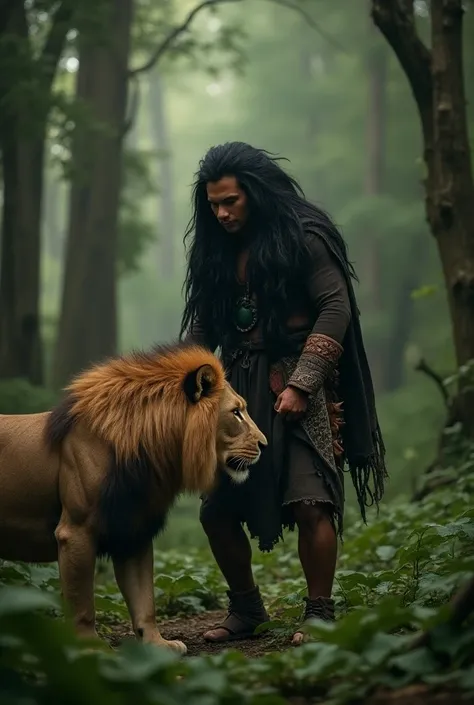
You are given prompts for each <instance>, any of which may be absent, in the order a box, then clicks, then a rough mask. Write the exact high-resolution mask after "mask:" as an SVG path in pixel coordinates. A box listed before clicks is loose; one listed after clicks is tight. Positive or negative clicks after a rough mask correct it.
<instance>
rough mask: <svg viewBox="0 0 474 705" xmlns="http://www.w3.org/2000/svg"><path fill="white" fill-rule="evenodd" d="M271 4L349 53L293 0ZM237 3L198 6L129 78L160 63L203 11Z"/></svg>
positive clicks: (208, 1) (218, 0) (207, 0)
mask: <svg viewBox="0 0 474 705" xmlns="http://www.w3.org/2000/svg"><path fill="white" fill-rule="evenodd" d="M269 1H270V2H273V3H275V4H276V5H280V6H281V7H287V8H289V9H290V10H293V11H294V12H297V13H298V14H299V15H301V17H303V19H304V20H305V21H306V22H307V24H308V26H309V27H311V28H312V29H314V30H316V31H317V32H319V34H320V35H321V36H322V37H323V38H324V39H325V40H326V41H327V42H329V43H330V44H332V45H333V46H334V47H336V48H337V49H338V50H339V51H342V52H344V53H347V51H346V50H345V49H344V47H343V46H342V45H341V44H339V43H338V42H337V41H336V40H335V39H334V38H333V37H331V36H330V35H329V34H327V33H326V32H325V31H324V30H322V29H321V27H320V26H319V25H318V24H317V23H316V22H315V20H314V19H313V18H312V17H311V15H309V14H308V13H307V12H306V11H305V10H304V9H303V8H302V7H300V6H299V5H298V4H297V3H296V2H294V1H293V0H269ZM231 2H232V3H235V2H242V0H204V2H201V3H200V4H199V5H196V7H194V8H193V9H192V10H191V12H190V13H189V14H188V16H187V17H186V19H185V20H184V22H183V23H182V24H180V25H178V26H177V27H175V28H174V29H173V30H171V32H170V33H169V34H168V35H167V36H166V37H165V39H164V40H163V41H162V42H161V44H159V45H158V46H157V47H156V49H155V51H154V52H153V54H152V55H151V56H150V58H149V59H148V61H146V62H145V63H144V64H143V65H142V66H139V67H138V68H136V69H131V70H130V71H129V76H136V75H137V74H139V73H144V72H146V71H150V70H151V69H152V68H153V67H154V66H156V64H157V63H158V62H159V61H160V59H161V58H162V56H163V55H164V54H165V53H166V52H167V51H168V49H169V48H170V47H171V46H172V44H173V43H174V41H175V40H176V39H177V38H178V37H179V36H180V35H181V34H184V32H186V31H187V30H188V29H189V27H190V25H191V23H192V21H193V20H194V18H195V17H196V16H197V15H198V14H199V13H200V12H201V11H202V10H205V9H206V8H210V7H215V6H216V5H222V4H224V3H231Z"/></svg>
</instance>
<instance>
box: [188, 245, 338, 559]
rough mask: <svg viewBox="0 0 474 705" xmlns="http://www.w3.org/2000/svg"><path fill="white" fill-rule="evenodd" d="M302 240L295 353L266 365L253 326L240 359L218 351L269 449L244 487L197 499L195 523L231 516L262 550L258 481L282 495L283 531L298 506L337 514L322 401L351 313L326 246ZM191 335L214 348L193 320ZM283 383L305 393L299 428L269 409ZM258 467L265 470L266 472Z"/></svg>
mask: <svg viewBox="0 0 474 705" xmlns="http://www.w3.org/2000/svg"><path fill="white" fill-rule="evenodd" d="M309 242H310V249H311V267H310V272H311V274H310V276H309V278H308V280H307V281H306V282H302V287H301V291H300V292H298V294H297V297H296V299H295V302H294V312H293V313H292V315H291V316H290V318H289V320H288V321H287V328H288V336H289V338H294V339H295V340H298V339H299V340H300V343H299V345H298V348H299V353H298V354H295V355H292V356H289V357H288V358H286V359H284V360H282V361H281V362H280V364H279V365H278V364H277V365H276V366H271V365H270V362H269V359H268V354H267V352H266V350H265V346H264V344H263V342H262V336H261V333H260V330H259V328H258V325H257V327H256V328H255V329H254V330H253V331H251V333H249V334H242V335H241V339H242V344H243V345H244V346H247V348H246V350H245V353H244V354H240V355H239V354H238V355H235V354H233V351H226V350H224V351H223V357H224V361H225V362H226V364H227V366H228V369H229V380H230V382H231V384H232V386H233V387H234V388H235V389H236V391H238V392H239V393H240V394H241V395H242V396H243V397H244V398H245V399H246V401H247V404H248V409H249V413H250V415H251V416H252V417H253V418H254V420H255V421H256V423H258V425H259V426H260V428H261V430H262V431H263V432H264V433H265V434H266V436H267V438H268V439H269V447H268V448H267V449H265V451H264V453H263V454H262V459H261V461H259V463H258V465H257V466H255V467H254V468H252V470H251V476H250V479H249V481H248V482H247V483H245V484H244V485H241V486H235V485H233V484H232V483H231V482H230V481H229V480H228V479H227V477H226V476H223V479H222V481H221V483H220V484H219V485H218V487H217V488H216V489H215V490H214V491H213V493H212V494H211V495H209V496H206V497H204V498H203V501H202V506H201V519H203V520H205V519H206V518H207V517H210V515H211V514H212V515H213V516H219V515H224V516H226V517H228V516H229V514H231V515H233V516H235V518H236V519H237V520H239V521H241V522H243V523H247V525H248V528H249V530H250V533H251V535H252V536H257V537H258V538H259V540H260V548H261V549H262V550H269V549H270V548H271V547H272V546H273V544H274V543H275V542H276V541H277V540H278V538H279V537H270V536H265V535H262V532H263V528H262V530H260V527H259V525H258V520H255V517H254V515H255V512H251V510H250V508H251V507H253V508H254V509H255V503H256V502H257V503H258V504H259V506H262V511H264V505H265V489H266V485H265V482H266V483H268V481H271V482H274V483H275V488H276V491H277V492H278V493H279V496H280V498H281V502H280V512H281V520H280V525H281V526H282V527H283V526H289V527H290V528H292V526H293V525H294V520H293V516H292V507H291V505H292V504H293V503H295V502H298V501H305V502H310V503H316V502H329V503H331V505H332V508H333V511H334V515H335V517H336V518H339V519H340V518H341V517H342V512H343V486H342V471H341V470H340V469H339V468H338V466H337V464H336V462H335V458H334V454H333V434H332V433H331V428H330V419H329V415H328V412H327V407H326V402H327V401H330V399H329V397H328V393H331V389H330V385H329V384H328V382H329V377H330V376H331V374H332V372H333V371H334V368H335V363H336V361H337V358H338V356H339V355H340V353H341V352H342V345H343V341H344V335H345V333H346V330H347V327H348V325H349V321H350V317H351V308H350V301H349V297H348V292H347V285H346V280H345V278H344V275H343V273H342V272H341V271H340V268H339V266H338V265H337V263H336V262H335V260H334V258H333V256H332V255H331V254H330V252H329V250H328V249H327V247H326V245H325V244H324V242H323V241H322V240H321V239H320V238H318V237H311V239H310V240H309ZM244 272H245V256H244V257H242V259H241V260H240V266H239V271H238V278H239V279H240V280H241V281H242V279H243V277H244ZM190 337H192V339H193V340H194V341H195V342H198V343H200V344H204V345H207V346H208V347H210V348H211V349H212V350H215V349H216V348H217V347H218V346H219V344H220V341H219V340H215V339H210V338H209V336H208V335H206V332H205V331H204V330H203V329H202V327H201V326H200V325H199V323H198V322H196V323H195V324H194V326H193V327H192V330H191V333H190ZM287 384H290V385H291V386H294V387H298V388H300V389H302V390H304V391H305V392H307V393H308V394H309V404H308V414H307V418H305V420H304V421H303V422H301V423H291V422H285V421H284V420H283V419H282V418H281V417H280V416H279V415H278V414H276V412H275V411H274V408H273V407H274V403H275V400H276V396H277V394H278V393H279V392H280V391H281V390H282V389H283V388H284V387H285V386H286V385H287ZM260 465H266V466H267V472H266V474H265V472H264V470H262V469H260V468H259V466H260ZM264 475H265V478H266V479H265V480H263V477H264ZM269 511H270V509H269ZM257 514H258V512H257ZM250 517H253V518H252V519H251V518H250Z"/></svg>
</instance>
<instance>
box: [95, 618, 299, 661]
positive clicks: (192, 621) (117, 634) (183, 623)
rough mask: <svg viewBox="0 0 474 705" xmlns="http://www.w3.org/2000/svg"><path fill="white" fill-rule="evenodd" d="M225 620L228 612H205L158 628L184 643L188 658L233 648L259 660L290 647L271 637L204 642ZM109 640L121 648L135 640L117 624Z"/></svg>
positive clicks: (128, 629)
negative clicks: (126, 641) (209, 632)
mask: <svg viewBox="0 0 474 705" xmlns="http://www.w3.org/2000/svg"><path fill="white" fill-rule="evenodd" d="M225 617H226V612H225V611H218V612H205V613H204V614H198V615H190V616H189V617H184V618H177V619H170V620H169V621H166V622H162V623H161V624H159V627H160V631H161V633H162V634H163V636H164V638H165V639H179V640H180V641H184V643H185V644H186V646H187V647H188V656H200V655H202V654H217V653H219V652H221V651H222V649H223V648H225V647H232V649H235V650H239V651H242V652H243V653H244V654H245V655H246V656H249V657H252V658H256V657H258V656H263V655H264V654H266V653H269V652H272V651H282V650H283V649H285V648H287V647H289V646H290V644H288V642H287V641H286V640H285V641H284V640H282V639H278V638H275V637H273V636H270V635H268V636H264V637H261V638H259V639H247V640H245V641H236V642H232V643H231V644H225V645H224V644H210V643H207V642H206V641H204V639H203V638H202V635H203V633H204V632H206V631H207V630H208V629H212V628H213V627H214V626H216V624H219V623H220V622H222V621H223V620H224V619H225ZM107 638H108V640H109V641H110V643H111V644H112V646H118V645H119V644H120V643H121V642H122V641H123V640H124V639H129V638H132V639H133V638H134V636H133V633H132V632H131V631H130V628H129V627H128V628H126V629H125V628H124V625H117V626H115V627H113V633H112V635H110V636H108V637H107Z"/></svg>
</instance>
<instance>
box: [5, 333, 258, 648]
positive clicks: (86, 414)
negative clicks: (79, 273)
mask: <svg viewBox="0 0 474 705" xmlns="http://www.w3.org/2000/svg"><path fill="white" fill-rule="evenodd" d="M65 392H66V394H65V397H64V399H63V401H62V402H61V403H60V404H59V405H58V406H57V407H56V408H54V409H53V410H52V411H49V412H45V413H39V414H28V415H1V416H0V468H1V470H0V557H1V558H3V559H6V560H20V561H26V562H52V561H58V563H59V573H60V581H61V590H62V593H63V597H64V599H65V603H66V606H67V607H68V608H69V610H70V612H71V616H72V618H73V621H74V625H75V628H76V631H77V633H78V635H79V636H83V637H87V638H89V637H96V636H97V634H96V629H95V607H94V576H95V565H96V559H97V558H99V557H109V558H111V559H112V563H113V568H114V573H115V578H116V581H117V584H118V587H119V589H120V591H121V593H122V595H123V597H124V599H125V602H126V604H127V607H128V611H129V614H130V617H131V621H132V626H133V631H134V633H135V635H136V637H137V638H138V639H139V640H142V641H144V642H149V643H153V644H158V645H160V646H165V647H168V648H170V649H173V650H174V651H177V652H178V653H181V654H184V653H186V646H185V645H184V644H183V643H182V642H181V641H166V640H165V639H164V638H163V637H162V636H161V634H160V631H159V629H158V626H157V622H156V617H155V604H154V594H153V545H152V541H153V538H154V537H155V536H156V535H157V534H158V533H159V532H160V531H162V530H163V528H164V526H165V523H166V517H167V514H168V512H169V510H170V508H171V507H172V505H173V503H174V501H175V500H176V498H177V497H178V495H179V494H180V493H183V492H199V493H204V492H208V491H209V490H210V489H212V487H213V485H214V483H215V481H216V479H217V477H218V473H219V472H221V471H224V472H227V473H228V474H229V475H230V477H231V478H232V479H233V481H234V482H236V483H241V482H244V481H245V480H246V479H247V477H248V475H249V469H250V466H251V465H253V464H255V463H256V462H257V461H258V459H259V457H260V453H261V448H262V446H265V445H267V441H266V438H265V436H264V435H263V434H262V433H261V432H260V430H259V429H258V427H257V426H256V424H255V423H254V422H253V420H252V419H251V418H250V416H249V414H248V412H247V409H246V404H245V401H244V400H243V399H242V397H240V396H239V395H238V394H237V393H236V392H235V391H234V390H233V389H232V388H231V386H230V385H229V383H228V382H227V381H226V379H225V371H224V368H223V366H222V363H221V362H220V360H219V359H218V358H217V357H216V356H215V355H214V354H213V353H211V352H210V351H208V350H206V349H204V348H201V347H199V346H196V345H190V344H186V343H178V344H177V345H173V346H168V347H161V348H157V349H155V350H153V351H152V352H151V353H132V354H130V355H128V356H123V357H117V358H112V359H109V360H107V361H105V362H103V363H100V364H97V365H95V366H93V367H91V368H90V369H87V370H86V371H85V372H83V373H82V374H80V375H78V376H77V377H76V378H75V379H73V381H72V382H71V384H70V385H69V386H68V387H67V388H66V390H65Z"/></svg>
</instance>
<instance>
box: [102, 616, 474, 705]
mask: <svg viewBox="0 0 474 705" xmlns="http://www.w3.org/2000/svg"><path fill="white" fill-rule="evenodd" d="M225 616H226V612H225V611H224V610H219V611H210V612H204V613H202V614H198V615H190V616H187V617H184V618H173V619H170V620H167V621H163V622H161V623H160V625H159V626H160V631H161V633H162V635H163V637H164V638H165V639H179V640H180V641H183V642H184V643H185V644H186V646H187V648H188V653H187V657H189V656H204V655H212V654H218V653H219V652H222V650H223V649H225V648H232V649H233V650H238V651H241V652H242V653H243V654H245V656H247V657H248V658H259V657H261V656H264V655H265V654H268V653H271V652H274V651H284V650H285V649H292V648H295V647H292V646H291V644H290V643H289V641H288V639H287V638H282V637H273V636H270V635H268V636H263V637H261V638H258V639H248V640H244V641H237V642H233V643H232V644H230V645H229V644H226V645H224V644H211V643H208V642H206V641H204V639H203V638H202V635H203V633H204V632H206V631H207V630H209V629H212V628H213V627H215V626H216V625H217V624H219V623H220V622H222V621H223V619H224V618H225ZM133 638H134V635H133V632H132V631H131V629H130V626H129V625H128V626H127V625H125V624H123V623H115V624H114V625H113V626H112V630H111V632H109V634H108V635H107V640H108V641H109V643H110V644H111V645H112V646H114V647H116V646H119V645H120V644H121V643H122V642H123V641H124V640H127V639H133ZM313 703H314V704H315V705H316V704H318V705H323V702H322V701H321V700H320V699H315V700H313V699H311V697H309V698H308V697H292V698H289V699H288V705H313ZM365 705H474V696H472V695H466V694H465V693H462V692H461V691H459V690H455V689H452V688H450V687H446V686H441V687H440V686H438V687H436V688H430V687H428V686H426V685H424V684H419V685H411V686H409V687H407V688H401V689H398V690H379V691H377V692H376V693H374V694H373V695H372V696H371V697H370V699H368V700H366V702H365Z"/></svg>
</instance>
